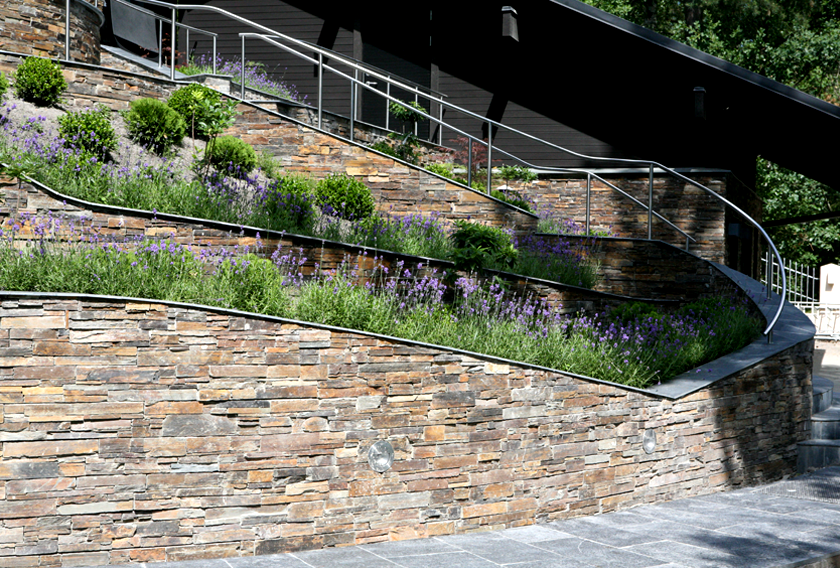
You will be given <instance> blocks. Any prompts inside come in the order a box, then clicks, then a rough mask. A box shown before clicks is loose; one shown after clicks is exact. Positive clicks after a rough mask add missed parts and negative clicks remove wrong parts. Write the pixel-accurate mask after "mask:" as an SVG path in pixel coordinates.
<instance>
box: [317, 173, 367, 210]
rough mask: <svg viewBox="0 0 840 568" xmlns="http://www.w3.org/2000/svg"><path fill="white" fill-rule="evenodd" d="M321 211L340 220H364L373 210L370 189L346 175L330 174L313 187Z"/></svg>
mask: <svg viewBox="0 0 840 568" xmlns="http://www.w3.org/2000/svg"><path fill="white" fill-rule="evenodd" d="M315 198H316V200H317V202H318V205H320V206H321V209H322V210H324V211H327V212H330V213H333V214H335V215H337V216H338V217H341V218H342V219H364V218H366V217H370V216H371V215H372V214H373V211H374V209H375V203H374V201H373V196H372V195H371V194H370V189H369V188H368V187H367V186H366V185H365V184H363V183H362V182H360V181H359V180H357V179H355V178H352V177H350V176H348V175H347V174H330V175H328V176H327V177H325V178H324V179H322V180H321V181H319V182H318V184H317V185H316V186H315Z"/></svg>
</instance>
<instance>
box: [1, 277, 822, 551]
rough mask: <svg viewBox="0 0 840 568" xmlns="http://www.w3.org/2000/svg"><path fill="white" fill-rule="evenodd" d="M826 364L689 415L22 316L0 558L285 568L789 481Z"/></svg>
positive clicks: (296, 343)
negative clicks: (375, 455) (300, 558)
mask: <svg viewBox="0 0 840 568" xmlns="http://www.w3.org/2000/svg"><path fill="white" fill-rule="evenodd" d="M811 347H812V342H811V341H810V340H806V341H803V342H801V343H798V344H795V345H793V346H791V347H788V348H786V349H784V350H782V351H780V352H777V353H776V354H775V355H773V356H771V357H769V358H767V359H765V360H764V361H763V362H761V363H760V364H758V365H756V366H752V367H750V368H748V369H743V370H740V371H739V372H737V373H734V374H733V375H731V376H729V377H727V378H725V379H723V380H720V381H718V382H716V383H714V384H711V385H708V386H706V387H705V388H702V389H700V390H698V391H696V392H694V393H692V394H690V395H687V396H684V397H682V398H680V399H678V400H670V399H667V398H664V397H661V396H657V395H654V394H650V393H646V392H644V391H637V390H632V389H628V388H623V387H620V386H617V385H613V384H606V383H600V382H598V381H594V380H586V379H581V378H576V377H574V376H570V375H567V374H564V373H560V372H555V371H549V370H544V369H540V368H533V367H529V366H527V365H518V364H513V363H510V362H506V361H502V360H498V359H493V358H490V357H483V356H476V355H470V354H467V353H463V352H458V351H454V350H450V349H443V348H436V347H432V346H423V345H419V344H413V343H408V342H402V341H396V340H392V339H388V338H384V337H377V336H370V335H366V334H361V333H353V332H349V331H346V330H338V329H329V328H323V327H317V326H308V325H302V324H299V323H294V322H289V321H282V320H277V319H272V318H260V317H252V316H248V315H245V314H241V313H236V312H228V311H223V310H209V309H201V308H198V307H191V306H186V305H177V304H169V303H163V302H155V301H136V300H127V299H119V298H104V297H73V296H68V295H58V294H54V295H50V294H27V293H14V292H3V293H0V441H2V454H1V455H0V489H2V491H0V536H2V538H0V555H3V556H14V557H16V559H17V561H19V562H22V563H23V564H21V565H33V566H37V565H54V564H56V563H60V564H63V565H66V564H73V565H91V564H100V563H123V562H145V561H149V562H153V561H160V560H185V559H191V558H207V557H224V556H240V555H251V554H266V553H273V552H278V551H290V550H300V549H309V548H318V547H324V546H334V545H340V544H351V543H357V544H358V543H367V542H375V541H379V540H382V539H404V538H416V537H426V536H433V535H440V534H452V533H459V532H465V531H470V530H476V529H480V528H482V527H503V526H517V525H522V524H529V523H534V522H546V521H550V520H552V519H558V518H566V517H574V516H579V515H586V514H593V513H603V512H607V511H614V510H617V509H621V508H626V507H629V506H631V505H637V504H642V503H651V502H656V501H663V500H668V499H673V498H676V497H684V496H689V495H699V494H704V493H710V492H715V491H721V490H724V489H728V488H734V487H742V486H747V485H751V484H756V483H761V482H766V481H770V480H774V479H778V478H780V477H782V476H783V475H787V474H791V473H793V472H794V471H795V464H796V455H795V454H796V442H798V441H800V440H802V439H804V438H805V437H806V435H807V421H808V418H809V412H810V409H809V405H810V398H811V397H810V379H811V375H810V364H809V360H808V356H809V353H810V348H811ZM646 430H653V431H654V432H655V433H656V440H657V445H656V447H655V449H654V450H653V452H652V453H646V452H645V451H644V450H643V448H642V435H643V433H644V432H645V431H646ZM377 440H388V441H389V442H390V443H391V444H392V445H393V447H394V449H395V454H396V460H395V462H394V465H393V467H392V468H391V469H390V470H388V471H386V472H385V473H376V472H374V471H373V470H372V469H371V468H370V466H369V465H368V462H367V451H368V448H369V447H370V446H371V445H372V444H373V443H374V442H375V441H377Z"/></svg>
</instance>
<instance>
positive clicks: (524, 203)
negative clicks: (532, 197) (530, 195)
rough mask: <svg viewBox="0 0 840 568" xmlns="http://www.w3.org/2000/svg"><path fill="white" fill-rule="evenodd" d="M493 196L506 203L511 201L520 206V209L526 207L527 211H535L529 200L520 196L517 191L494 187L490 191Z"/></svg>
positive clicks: (512, 203)
mask: <svg viewBox="0 0 840 568" xmlns="http://www.w3.org/2000/svg"><path fill="white" fill-rule="evenodd" d="M490 196H491V197H495V198H496V199H498V200H499V201H504V202H505V203H509V204H510V205H513V206H514V207H519V208H520V209H524V210H525V211H528V212H531V213H533V212H534V207H533V205H532V204H531V203H530V202H529V201H528V200H527V199H523V198H521V197H519V196H518V195H516V194H515V193H512V192H508V191H502V190H500V189H494V190H493V191H491V192H490Z"/></svg>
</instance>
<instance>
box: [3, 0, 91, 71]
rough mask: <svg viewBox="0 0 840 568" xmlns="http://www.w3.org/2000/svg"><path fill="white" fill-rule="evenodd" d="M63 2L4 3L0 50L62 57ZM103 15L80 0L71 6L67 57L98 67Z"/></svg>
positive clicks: (29, 0) (30, 0) (27, 0)
mask: <svg viewBox="0 0 840 568" xmlns="http://www.w3.org/2000/svg"><path fill="white" fill-rule="evenodd" d="M65 9H66V8H65V2H64V0H5V1H4V2H2V4H0V21H2V22H3V25H2V27H0V49H3V50H6V51H14V52H16V53H23V54H25V55H39V56H41V57H50V58H53V59H55V58H62V59H63V58H64V29H65V28H64V25H65V13H64V12H65ZM104 21H105V16H104V15H103V14H102V12H101V11H100V10H98V9H97V8H95V7H94V6H93V5H92V4H89V3H88V2H84V1H83V0H72V1H71V3H70V57H71V59H73V60H75V61H82V62H84V63H94V64H99V52H100V46H101V44H100V35H99V27H100V26H101V25H102V23H103V22H104Z"/></svg>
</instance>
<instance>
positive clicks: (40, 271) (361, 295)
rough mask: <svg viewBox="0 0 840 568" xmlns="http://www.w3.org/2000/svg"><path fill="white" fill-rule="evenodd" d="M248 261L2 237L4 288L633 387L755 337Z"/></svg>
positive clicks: (65, 229) (96, 239)
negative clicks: (403, 345)
mask: <svg viewBox="0 0 840 568" xmlns="http://www.w3.org/2000/svg"><path fill="white" fill-rule="evenodd" d="M23 234H26V235H27V236H26V237H23ZM31 235H35V237H36V238H35V239H32V238H31ZM60 240H63V241H65V243H64V244H59V243H58V241H60ZM67 241H69V242H67ZM258 246H259V244H258ZM254 252H255V251H252V250H250V249H249V248H248V247H243V248H242V249H239V250H234V251H230V250H224V249H222V250H217V251H215V252H211V251H210V250H209V249H207V248H204V249H200V252H199V250H197V249H196V248H195V247H192V248H191V247H190V246H188V245H183V244H178V243H175V242H174V240H172V239H163V240H152V239H145V240H141V241H137V240H134V239H128V240H118V239H114V238H113V237H112V238H110V239H106V238H103V236H102V234H101V232H100V228H99V227H96V226H94V225H93V223H92V222H90V221H87V220H84V219H82V220H78V219H66V218H60V217H52V216H47V217H34V216H31V215H29V216H27V215H22V216H20V217H18V218H10V219H8V220H7V221H6V222H5V223H4V224H3V225H2V226H0V289H3V290H31V291H42V292H74V293H89V294H107V295H119V296H129V297H140V298H151V299H162V300H173V301H189V302H192V303H199V304H205V305H210V306H221V307H225V308H233V309H239V310H246V311H251V312H257V313H264V314H268V315H271V316H279V317H285V318H291V319H296V320H305V321H311V322H315V323H323V324H330V325H336V326H341V327H347V328H352V329H358V330H362V331H369V332H374V333H385V334H388V335H391V336H396V337H402V338H405V339H409V340H420V341H424V342H429V343H433V344H438V345H447V346H451V347H456V348H459V349H466V350H470V351H475V352H479V353H486V354H489V355H493V356H496V357H504V358H507V359H512V360H517V361H523V362H526V363H531V364H535V365H541V366H545V367H549V368H553V369H560V370H564V371H568V372H572V373H578V374H583V375H588V376H593V377H596V378H599V379H602V380H607V381H613V382H619V383H623V384H627V385H631V386H636V387H644V386H647V385H650V384H651V383H655V382H657V381H661V380H665V379H667V378H669V377H672V376H674V375H676V374H678V373H680V372H684V371H687V370H689V369H692V368H695V367H697V366H698V365H701V364H703V363H704V362H706V361H709V360H712V359H714V358H716V357H718V356H719V355H720V354H722V353H723V352H728V351H731V350H734V349H737V348H739V347H741V346H743V345H745V344H746V343H749V342H750V341H751V340H752V339H753V338H754V337H755V336H756V335H757V333H758V329H760V328H759V327H758V324H757V322H756V320H754V319H753V318H751V317H750V313H749V310H748V309H747V306H746V303H745V300H741V299H728V298H713V299H707V300H703V301H702V302H699V303H696V304H693V305H690V306H687V307H686V308H684V309H683V310H681V311H680V312H678V313H677V314H674V315H665V316H662V317H661V318H636V319H634V320H633V321H632V322H631V323H629V324H627V325H623V324H618V323H616V322H615V321H614V320H613V319H611V318H610V317H605V316H599V315H576V316H573V317H569V316H564V315H563V314H562V311H561V310H562V306H554V307H552V306H551V305H549V304H548V303H546V302H543V301H540V300H538V299H534V298H526V297H520V296H515V295H511V294H509V293H507V292H506V291H505V290H504V288H502V287H501V286H499V285H498V284H491V285H489V286H483V285H481V284H480V283H479V282H477V281H475V280H472V279H469V278H459V279H458V280H457V281H455V282H454V283H453V284H452V287H451V288H448V287H447V285H446V284H445V282H444V280H443V278H442V275H440V274H438V273H437V272H435V271H434V270H428V269H427V268H424V267H422V266H416V267H414V266H412V267H409V266H407V265H405V264H404V263H403V262H401V261H398V262H396V263H395V264H393V265H391V267H390V270H389V267H388V266H386V265H384V264H383V263H382V262H381V261H380V260H379V259H377V258H374V259H373V266H374V269H373V274H372V276H371V277H370V278H369V279H367V278H366V280H368V281H367V282H366V284H364V285H362V284H361V283H360V282H359V280H360V274H359V272H358V270H359V264H358V263H356V264H355V265H354V264H350V263H348V262H345V263H343V264H342V265H341V266H340V267H339V268H338V269H337V270H333V271H328V272H319V273H318V274H316V275H315V277H314V278H311V279H310V278H304V277H303V275H302V274H301V268H302V266H303V265H304V264H305V263H306V262H307V261H306V259H305V258H302V257H301V256H300V255H299V254H295V253H294V251H291V250H288V249H286V250H284V249H280V248H278V249H277V250H276V251H274V252H273V254H271V257H270V259H268V258H264V256H266V255H265V254H264V253H260V254H259V255H257V254H254ZM257 252H259V251H257ZM360 260H361V258H360ZM447 299H451V301H450V302H447ZM697 372H700V369H698V370H697Z"/></svg>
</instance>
